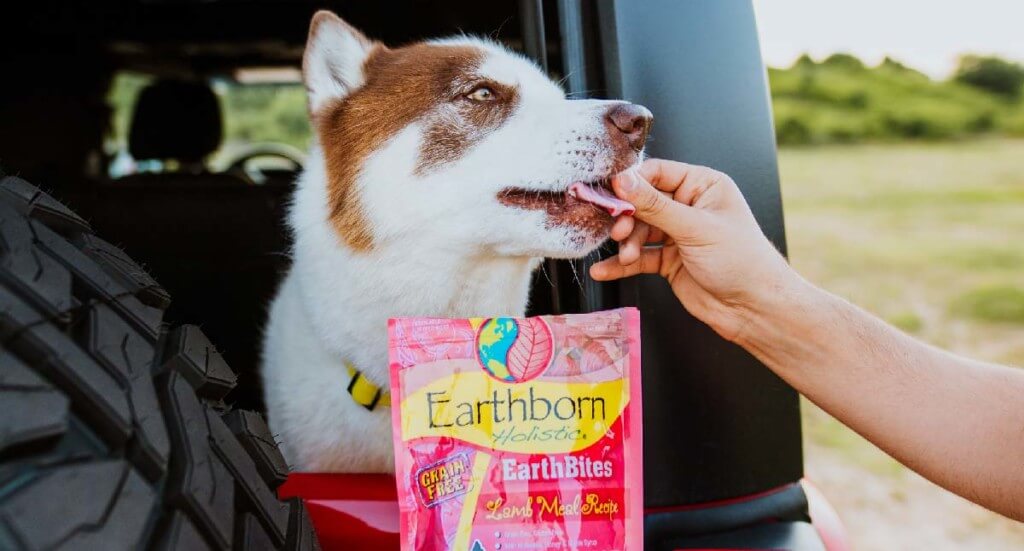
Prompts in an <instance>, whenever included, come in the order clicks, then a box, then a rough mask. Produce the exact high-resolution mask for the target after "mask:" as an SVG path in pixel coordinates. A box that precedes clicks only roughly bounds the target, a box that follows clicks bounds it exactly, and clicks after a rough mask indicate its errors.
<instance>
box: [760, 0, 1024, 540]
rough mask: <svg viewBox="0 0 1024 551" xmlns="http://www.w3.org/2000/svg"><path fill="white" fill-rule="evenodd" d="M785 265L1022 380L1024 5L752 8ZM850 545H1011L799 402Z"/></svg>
mask: <svg viewBox="0 0 1024 551" xmlns="http://www.w3.org/2000/svg"><path fill="white" fill-rule="evenodd" d="M754 5H755V9H756V10H757V16H758V26H759V31H760V34H761V48H762V52H763V55H764V57H765V61H766V63H767V64H768V65H769V66H770V68H769V70H768V78H769V81H770V85H771V91H772V101H773V107H774V112H775V128H776V136H777V139H778V143H779V164H780V171H781V178H782V196H783V202H784V205H785V214H786V230H787V231H786V234H787V238H788V240H789V252H790V260H791V262H792V263H793V264H794V265H795V266H796V267H797V269H799V270H800V272H801V273H803V274H804V275H805V276H807V277H808V278H809V279H811V280H813V281H814V282H815V283H817V284H819V285H821V286H823V287H825V288H827V289H829V290H831V291H833V292H835V293H838V294H840V295H842V296H844V297H846V298H848V299H850V300H851V301H853V302H854V303H856V304H859V305H861V306H863V307H864V308H866V309H868V310H870V311H871V312H874V313H875V314H877V315H879V316H881V317H882V318H884V319H886V320H888V321H889V322H891V323H893V324H895V325H896V326H898V327H900V328H901V329H903V330H904V331H907V332H909V333H911V334H913V335H916V336H918V337H920V338H922V339H924V340H926V341H928V342H931V343H934V344H936V345H938V346H941V347H944V348H948V349H951V350H953V351H955V352H958V353H961V354H965V355H968V356H973V357H976V358H980V359H984V360H990V361H994V362H1001V363H1006V364H1011V365H1015V366H1019V367H1024V102H1022V99H1021V98H1022V93H1024V87H1022V85H1024V67H1022V65H1021V62H1022V61H1024V34H1022V33H1021V31H1020V22H1021V21H1024V4H1021V3H1020V2H1012V1H1008V0H1003V1H1000V0H976V1H974V2H926V1H916V0H912V1H901V2H892V1H886V0H861V1H859V2H838V1H817V2H807V1H797V0H755V2H754ZM803 406H804V407H803V416H804V443H805V458H806V459H805V461H806V469H807V473H808V476H809V477H810V478H811V479H812V480H813V481H814V482H816V483H817V484H818V485H819V486H821V487H822V489H823V490H824V492H825V494H826V495H827V496H828V497H829V500H830V501H831V502H832V503H833V505H835V506H836V508H837V509H838V511H839V514H840V516H841V517H842V518H843V521H844V522H845V523H846V525H847V528H848V530H849V533H850V536H851V538H852V542H853V544H854V548H855V549H862V550H882V549H978V550H981V549H987V550H991V549H1024V525H1022V524H1020V523H1015V522H1012V521H1009V520H1007V519H1005V518H1003V517H1001V516H999V515H996V514H994V513H989V512H987V511H985V510H984V509H981V508H980V507H977V506H975V505H972V504H970V503H969V502H967V501H965V500H963V499H960V498H958V497H955V496H953V495H951V494H949V493H947V492H945V491H943V490H941V489H939V488H937V487H936V486H934V485H932V484H931V483H929V482H927V481H925V480H923V479H922V478H920V477H919V476H917V475H915V474H914V473H912V472H910V471H909V470H908V469H906V468H905V467H903V466H901V465H900V464H898V463H896V462H895V461H894V460H892V459H891V458H889V457H888V456H886V455H885V454H883V453H882V452H881V451H879V450H878V449H877V448H875V447H874V446H872V445H871V444H869V443H867V442H866V441H865V440H864V439H862V438H860V437H859V436H858V435H857V434H855V433H853V432H852V431H850V430H849V429H847V428H846V427H844V426H842V425H840V424H839V423H838V422H837V421H835V420H834V419H832V418H831V417H829V416H828V415H826V414H825V413H823V412H822V411H821V410H819V409H817V408H816V407H814V405H813V404H810V403H807V402H806V401H805V403H804V404H803Z"/></svg>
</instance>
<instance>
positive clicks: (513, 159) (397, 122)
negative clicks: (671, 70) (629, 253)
mask: <svg viewBox="0 0 1024 551" xmlns="http://www.w3.org/2000/svg"><path fill="white" fill-rule="evenodd" d="M303 78H304V81H305V85H306V89H307V92H308V95H309V109H310V114H311V118H312V121H313V126H314V130H315V132H316V136H317V140H318V142H319V144H320V150H321V152H322V155H323V161H324V167H325V170H326V177H327V190H328V201H329V216H330V222H331V224H332V225H333V226H334V228H335V230H336V231H337V232H338V234H339V236H340V238H341V240H342V241H343V242H344V243H346V244H347V246H349V247H350V248H352V249H354V250H357V251H365V250H371V249H372V248H373V247H374V246H375V244H376V243H378V242H387V241H390V240H401V239H406V240H411V239H413V238H415V237H418V236H419V237H423V236H425V237H429V238H430V239H432V240H434V241H433V242H434V243H436V245H437V246H451V247H460V248H476V249H478V250H479V251H480V252H482V253H492V254H498V255H503V256H550V257H578V256H581V255H583V254H585V253H587V252H589V251H590V250H592V249H593V248H594V247H596V246H597V245H598V244H600V243H601V242H602V241H604V240H605V239H606V238H607V236H608V230H609V228H610V226H611V222H612V217H611V215H610V214H609V212H607V211H606V210H605V209H603V208H600V207H598V206H597V204H602V203H605V206H614V203H611V205H609V204H607V203H608V201H613V196H612V195H611V194H610V193H609V192H608V191H607V186H608V178H609V177H610V176H612V175H613V174H615V173H617V172H620V171H622V170H624V169H626V168H628V167H630V166H632V165H635V164H636V163H638V162H639V161H640V159H641V156H642V154H643V153H642V151H643V146H644V142H645V140H646V138H647V132H648V129H649V127H650V124H651V119H652V118H651V114H650V112H648V111H647V110H646V109H644V108H643V107H640V106H637V105H633V104H630V103H626V102H621V101H590V100H578V101H570V100H568V99H566V97H565V95H564V93H563V92H562V90H561V89H560V88H559V87H558V86H557V85H555V84H554V83H552V82H551V81H550V80H549V79H548V78H547V77H546V76H545V75H544V74H543V73H542V72H541V71H540V70H539V69H538V68H537V67H536V66H535V65H534V64H533V63H531V62H530V61H528V60H526V59H524V58H523V57H520V56H519V55H516V54H514V53H512V52H509V51H507V50H506V49H504V48H503V47H501V46H499V45H497V44H495V43H492V42H488V41H484V40H480V39H476V38H467V37H460V38H454V39H445V40H436V41H428V42H421V43H415V44H412V45H409V46H405V47H401V48H395V49H390V48H387V47H385V46H384V45H382V44H380V43H378V42H375V41H372V40H369V39H367V38H366V37H365V36H363V35H362V34H361V33H359V31H357V30H355V29H354V28H352V27H351V26H349V25H348V24H347V23H345V22H344V21H342V20H341V19H339V18H338V17H337V16H335V15H334V14H332V13H329V12H319V13H317V14H316V15H315V16H314V17H313V22H312V25H311V28H310V33H309V42H308V43H307V45H306V53H305V57H304V59H303ZM579 183H583V184H586V185H587V186H588V187H587V188H586V189H583V188H581V187H580V186H579ZM573 184H576V186H575V187H574V192H573V193H570V191H569V189H570V186H572V185H573ZM581 190H582V191H581ZM577 191H578V192H579V193H576V192H577Z"/></svg>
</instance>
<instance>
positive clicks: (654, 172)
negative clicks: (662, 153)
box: [590, 159, 803, 342]
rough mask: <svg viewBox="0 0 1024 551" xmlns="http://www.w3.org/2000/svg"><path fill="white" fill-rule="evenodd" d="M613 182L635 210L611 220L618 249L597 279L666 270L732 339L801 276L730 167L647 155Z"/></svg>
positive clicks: (692, 304)
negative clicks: (722, 169)
mask: <svg viewBox="0 0 1024 551" xmlns="http://www.w3.org/2000/svg"><path fill="white" fill-rule="evenodd" d="M612 188H613V189H614V191H615V193H616V195H618V196H619V197H620V198H622V199H624V200H626V201H629V202H630V203H632V204H633V205H634V206H636V213H635V214H634V215H633V216H620V217H619V218H618V220H616V222H615V225H614V226H613V227H612V232H611V234H612V238H613V239H615V240H616V241H619V242H620V245H619V254H618V255H616V256H613V257H611V258H608V259H605V260H603V261H601V262H599V263H597V264H595V265H594V266H592V267H591V269H590V275H591V277H593V278H594V279H596V280H598V281H609V280H615V279H620V278H624V277H629V276H632V275H636V274H641V273H646V274H661V275H662V276H663V277H664V278H665V279H667V280H668V282H669V284H670V285H671V286H672V290H673V291H674V292H675V295H676V296H677V297H678V298H679V300H680V301H681V302H682V304H683V306H684V307H685V308H686V309H687V310H688V311H689V312H690V313H691V314H693V315H694V316H695V317H697V318H698V319H700V320H701V321H703V322H704V323H706V324H708V325H709V326H711V328H712V329H714V330H715V331H716V332H718V334H720V335H721V336H723V337H724V338H726V339H728V340H731V341H734V342H735V341H738V340H739V339H741V338H742V333H743V330H744V327H745V326H746V325H747V324H748V323H749V322H750V320H751V318H752V317H753V315H755V314H758V313H761V312H762V311H763V310H764V309H766V308H771V307H772V306H771V305H772V303H773V299H775V298H776V297H777V296H778V295H779V294H780V293H782V292H784V291H788V290H790V289H793V288H796V287H797V286H799V285H800V283H801V282H803V280H802V279H801V278H800V276H799V275H797V274H796V272H795V271H793V270H792V269H791V268H790V267H789V265H788V264H787V263H786V260H785V259H784V258H783V257H782V255H780V254H779V253H778V251H776V250H775V247H774V246H772V244H771V243H770V242H769V241H768V239H767V238H766V237H765V236H764V234H763V233H762V232H761V229H760V228H759V227H758V225H757V221H756V220H754V215H753V213H751V211H750V207H749V206H748V205H747V202H746V200H745V199H744V198H743V195H742V194H741V193H740V190H739V188H738V187H736V184H735V182H733V181H732V179H731V178H729V176H727V175H726V174H723V173H721V172H718V171H716V170H712V169H710V168H707V167H703V166H695V165H688V164H685V163H680V162H675V161H665V160H661V159H648V160H647V161H645V162H644V163H643V164H642V165H640V167H639V168H638V169H635V170H631V171H627V172H624V173H622V174H619V175H617V176H615V177H614V178H613V179H612ZM659 242H660V243H661V246H659V247H652V246H645V244H647V243H659Z"/></svg>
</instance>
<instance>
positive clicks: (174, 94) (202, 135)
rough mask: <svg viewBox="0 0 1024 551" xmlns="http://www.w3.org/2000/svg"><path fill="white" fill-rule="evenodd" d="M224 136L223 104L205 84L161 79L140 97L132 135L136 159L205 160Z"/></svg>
mask: <svg viewBox="0 0 1024 551" xmlns="http://www.w3.org/2000/svg"><path fill="white" fill-rule="evenodd" d="M222 137H223V127H222V122H221V112H220V103H219V102H218V101H217V96H216V95H214V93H213V90H211V89H210V87H209V86H208V85H206V84H204V83H197V82H186V81H180V80H160V81H157V82H154V83H153V84H151V85H149V86H147V87H146V88H144V89H143V90H142V92H141V93H140V94H139V99H138V101H137V102H136V103H135V113H134V114H133V116H132V124H131V130H130V131H129V133H128V151H129V153H131V155H132V157H134V158H135V159H136V160H139V161H141V160H148V159H161V160H163V159H176V160H178V161H182V162H196V161H202V160H203V158H205V157H206V156H207V155H209V154H210V153H213V152H214V151H215V150H216V149H217V147H219V146H220V142H221V138H222Z"/></svg>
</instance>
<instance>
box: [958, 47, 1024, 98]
mask: <svg viewBox="0 0 1024 551" xmlns="http://www.w3.org/2000/svg"><path fill="white" fill-rule="evenodd" d="M954 78H955V79H956V80H958V81H960V82H962V83H964V84H968V85H970V86H974V87H975V88H980V89H982V90H986V91H989V92H992V93H994V94H998V95H1000V96H1004V97H1007V98H1010V99H1017V98H1019V97H1020V95H1021V86H1024V67H1022V66H1021V65H1020V64H1019V63H1013V62H1012V61H1007V60H1005V59H1002V58H999V57H994V56H976V55H965V56H963V57H961V58H960V66H959V67H958V68H957V70H956V75H955V77H954Z"/></svg>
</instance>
